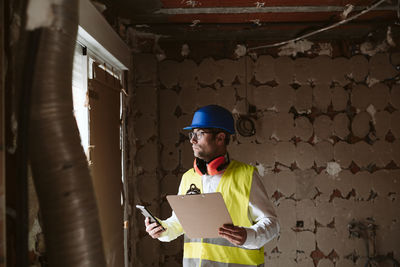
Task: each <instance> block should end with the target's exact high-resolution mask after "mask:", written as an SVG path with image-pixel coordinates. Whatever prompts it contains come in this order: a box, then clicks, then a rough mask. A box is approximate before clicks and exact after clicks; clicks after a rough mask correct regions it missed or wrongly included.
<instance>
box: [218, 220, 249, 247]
mask: <svg viewBox="0 0 400 267" xmlns="http://www.w3.org/2000/svg"><path fill="white" fill-rule="evenodd" d="M218 233H219V236H220V237H223V238H225V239H227V240H228V241H229V242H231V243H232V244H234V245H237V246H241V245H243V244H244V242H245V241H246V239H247V232H246V229H245V228H243V227H238V226H234V225H232V224H224V225H223V226H222V227H220V228H219V232H218Z"/></svg>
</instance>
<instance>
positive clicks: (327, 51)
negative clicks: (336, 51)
mask: <svg viewBox="0 0 400 267" xmlns="http://www.w3.org/2000/svg"><path fill="white" fill-rule="evenodd" d="M318 45H319V48H320V51H319V52H318V55H320V56H324V55H325V56H330V57H332V52H333V48H332V44H331V43H320V44H318Z"/></svg>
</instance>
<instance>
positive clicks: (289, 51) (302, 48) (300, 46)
mask: <svg viewBox="0 0 400 267" xmlns="http://www.w3.org/2000/svg"><path fill="white" fill-rule="evenodd" d="M313 44H314V43H313V42H310V41H308V40H300V41H298V42H290V43H288V44H287V45H284V46H282V47H281V48H280V49H279V52H278V55H279V56H293V57H295V56H296V55H297V53H305V52H306V51H309V50H311V48H312V46H313Z"/></svg>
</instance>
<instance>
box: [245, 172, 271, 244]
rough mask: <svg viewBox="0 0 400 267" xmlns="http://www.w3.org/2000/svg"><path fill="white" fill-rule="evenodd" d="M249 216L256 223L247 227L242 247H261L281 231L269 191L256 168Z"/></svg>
mask: <svg viewBox="0 0 400 267" xmlns="http://www.w3.org/2000/svg"><path fill="white" fill-rule="evenodd" d="M248 216H249V219H250V221H253V222H254V223H255V224H254V225H252V226H251V227H249V228H246V231H247V239H246V242H245V243H244V244H243V245H242V247H244V248H247V249H259V248H261V247H262V246H264V245H265V244H266V243H267V242H269V241H271V240H272V239H273V238H274V237H275V236H277V235H278V233H279V222H278V218H277V216H276V212H275V209H274V206H273V204H272V203H271V201H270V200H269V198H268V194H267V191H266V190H265V187H264V185H263V183H262V181H261V178H260V175H259V174H258V172H257V171H256V170H255V171H254V173H253V181H252V185H251V191H250V199H249V210H248Z"/></svg>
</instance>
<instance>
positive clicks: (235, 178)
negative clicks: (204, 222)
mask: <svg viewBox="0 0 400 267" xmlns="http://www.w3.org/2000/svg"><path fill="white" fill-rule="evenodd" d="M254 169H255V168H254V167H253V166H251V165H247V164H244V163H241V162H238V161H235V160H232V161H231V162H230V164H229V166H228V168H227V169H226V170H225V172H224V174H223V175H222V177H221V181H220V182H219V184H218V187H217V189H216V192H220V193H221V194H222V196H223V198H224V201H225V204H226V207H227V208H228V211H229V214H230V215H231V218H232V222H233V224H234V225H235V226H241V227H250V226H251V225H252V224H253V223H252V222H251V221H250V220H249V218H248V206H249V196H250V190H251V184H252V179H253V172H254ZM191 184H195V185H196V187H197V188H200V190H201V192H202V193H203V186H202V178H201V176H200V175H199V174H197V173H196V172H195V171H194V169H190V170H189V171H187V172H186V173H185V174H184V175H183V177H182V181H181V185H180V188H181V192H179V193H180V194H181V195H183V194H186V191H187V190H188V189H189V188H190V185H191ZM184 242H185V243H184V252H183V266H184V267H195V266H196V267H201V266H218V267H234V266H238V264H240V267H245V266H253V267H254V266H264V247H262V248H260V249H245V248H241V247H238V246H235V245H234V244H232V243H230V242H229V241H228V240H226V239H225V238H196V239H190V238H189V237H187V236H186V235H185V241H184Z"/></svg>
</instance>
